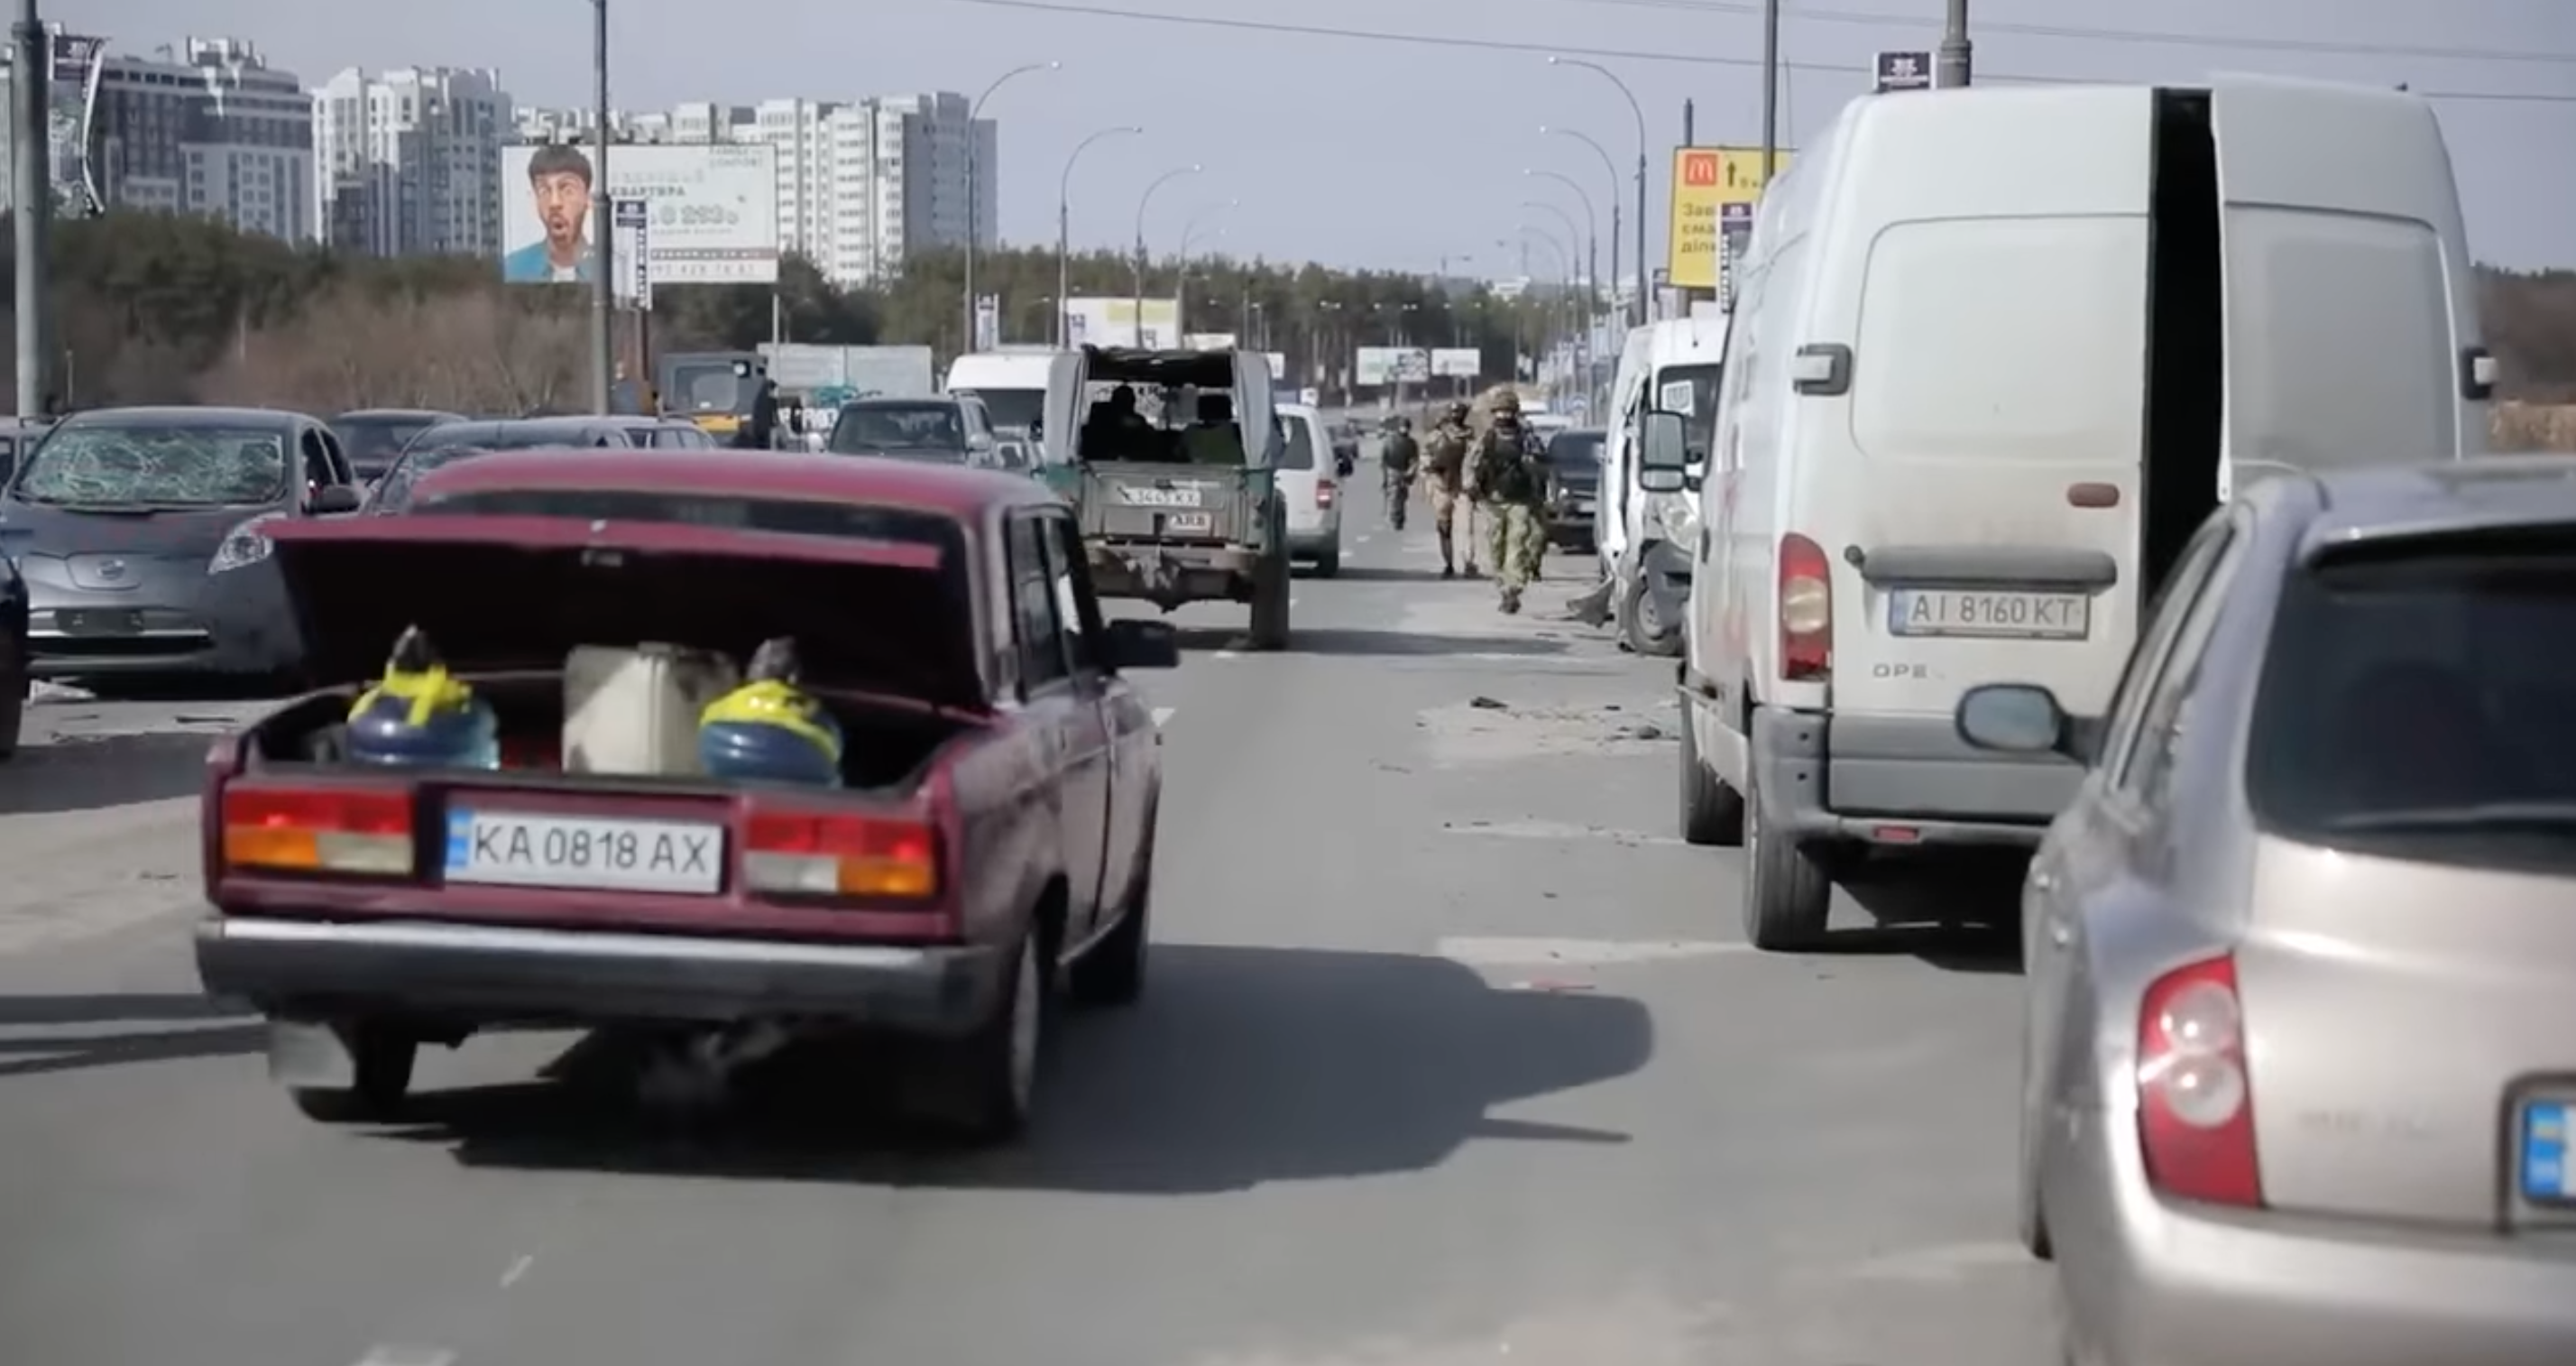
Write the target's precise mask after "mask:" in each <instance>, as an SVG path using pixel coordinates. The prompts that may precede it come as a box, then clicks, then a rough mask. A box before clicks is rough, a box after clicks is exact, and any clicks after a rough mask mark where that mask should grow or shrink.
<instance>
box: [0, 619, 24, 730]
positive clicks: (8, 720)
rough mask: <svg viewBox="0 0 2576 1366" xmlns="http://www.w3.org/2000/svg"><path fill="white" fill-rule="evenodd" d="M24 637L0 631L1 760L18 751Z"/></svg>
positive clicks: (21, 710) (22, 705) (21, 712)
mask: <svg viewBox="0 0 2576 1366" xmlns="http://www.w3.org/2000/svg"><path fill="white" fill-rule="evenodd" d="M28 687H29V684H28V681H27V639H26V637H25V636H23V635H18V634H16V633H7V634H0V759H7V758H10V757H12V756H14V755H15V754H17V752H18V732H19V730H20V728H21V727H22V726H23V725H24V724H25V721H26V718H27V690H28Z"/></svg>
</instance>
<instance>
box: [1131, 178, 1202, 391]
mask: <svg viewBox="0 0 2576 1366" xmlns="http://www.w3.org/2000/svg"><path fill="white" fill-rule="evenodd" d="M1205 169H1206V168H1205V167H1203V166H1199V165H1196V164H1195V163H1194V164H1192V165H1188V166H1175V167H1173V168H1172V169H1170V170H1168V171H1165V172H1163V173H1162V174H1161V175H1158V176H1156V177H1154V179H1153V182H1152V183H1151V184H1148V185H1147V186H1146V187H1145V192H1144V193H1143V194H1140V195H1138V196H1136V294H1135V298H1134V299H1133V301H1132V302H1133V305H1134V307H1135V310H1136V311H1135V313H1134V315H1133V316H1134V317H1135V320H1136V321H1135V328H1136V331H1135V335H1134V337H1133V338H1132V340H1133V342H1134V344H1135V345H1137V346H1143V345H1144V344H1145V210H1146V208H1147V207H1148V206H1150V205H1151V204H1152V203H1153V202H1154V191H1156V190H1159V189H1161V188H1163V187H1164V186H1166V185H1169V184H1171V183H1172V182H1173V181H1175V180H1178V179H1180V178H1181V177H1182V176H1185V175H1197V174H1198V173H1199V172H1200V171H1202V170H1205ZM1174 321H1175V322H1178V321H1179V320H1178V319H1174Z"/></svg>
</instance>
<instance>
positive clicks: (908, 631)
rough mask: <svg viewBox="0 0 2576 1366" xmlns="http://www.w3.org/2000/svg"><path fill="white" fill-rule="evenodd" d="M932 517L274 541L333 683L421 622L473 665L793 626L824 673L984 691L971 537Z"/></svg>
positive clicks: (366, 668) (889, 690) (532, 522)
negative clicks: (857, 523) (836, 531)
mask: <svg viewBox="0 0 2576 1366" xmlns="http://www.w3.org/2000/svg"><path fill="white" fill-rule="evenodd" d="M926 524H935V525H936V526H937V527H938V528H939V529H940V530H941V531H942V532H944V533H945V534H946V535H945V539H943V540H936V541H897V540H870V539H859V538H833V537H824V536H809V535H796V534H785V533H776V532H757V531H742V530H738V529H733V528H717V527H707V526H697V525H688V524H678V523H650V522H618V521H609V520H593V521H583V520H578V519H573V518H562V517H533V516H450V515H427V516H407V517H398V518H397V517H387V518H366V519H356V520H347V521H300V522H293V523H281V524H279V528H278V530H277V531H276V532H274V533H273V539H274V540H275V542H276V554H277V558H278V561H279V564H280V566H281V568H282V571H283V573H284V575H285V580H286V585H287V591H288V594H289V595H290V597H291V598H292V600H293V601H294V603H295V607H296V611H297V614H298V617H299V619H300V621H301V622H302V624H303V626H304V630H305V637H304V638H305V639H306V640H307V641H308V642H309V643H310V646H309V648H310V658H309V664H310V667H311V669H312V671H313V672H314V673H315V674H316V675H317V676H318V677H319V678H320V679H322V680H323V681H325V682H328V683H346V682H351V681H355V680H359V679H363V678H368V677H371V676H373V675H375V674H377V673H378V672H380V671H381V670H382V669H383V668H384V663H385V657H386V655H387V654H388V653H389V652H390V651H391V650H392V648H393V643H394V641H395V639H396V638H397V637H399V636H400V635H401V634H402V632H403V631H404V629H405V628H406V627H410V626H418V627H420V628H421V629H422V630H423V631H424V632H425V633H426V634H427V635H428V636H429V638H430V640H431V641H432V642H433V643H434V644H435V645H436V646H437V648H438V650H439V651H440V653H441V654H442V656H443V657H444V658H445V659H446V660H447V662H448V664H449V665H450V667H452V668H454V669H456V670H457V671H459V672H467V671H495V672H498V671H509V670H523V669H559V668H561V667H562V664H563V660H564V657H565V654H566V653H567V652H568V651H569V650H571V649H572V648H573V647H574V646H576V645H630V644H638V643H643V642H648V641H649V642H658V643H666V644H672V645H683V646H690V647H695V648H699V649H707V650H715V651H719V652H722V653H724V654H726V655H728V656H730V657H732V658H733V659H735V660H737V661H747V660H748V659H749V658H750V656H751V653H752V651H753V650H754V649H756V648H757V647H758V646H759V645H760V643H761V642H762V641H764V640H768V639H770V638H773V637H777V636H789V637H793V638H794V639H795V640H796V642H797V645H798V647H799V651H800V654H801V655H802V658H803V662H804V666H805V676H806V679H807V681H809V682H811V683H813V684H814V685H816V686H818V687H830V688H847V689H854V690H865V691H870V692H877V693H883V694H890V695H893V696H899V697H910V698H916V699H919V700H921V701H925V702H930V703H934V704H940V705H949V706H959V707H976V706H981V705H982V704H983V703H984V701H985V697H986V694H985V686H984V680H983V677H982V670H981V664H980V660H979V658H978V652H977V650H976V648H975V631H974V627H973V622H974V620H975V617H974V613H973V607H972V604H971V602H970V601H969V600H968V598H967V595H966V591H965V587H964V584H965V578H966V575H965V568H964V565H963V564H962V563H961V561H962V559H963V556H964V544H963V540H962V538H961V537H958V536H957V535H956V534H955V531H954V528H953V527H952V526H950V525H949V524H947V523H946V522H945V521H944V520H935V519H933V520H932V521H929V522H926Z"/></svg>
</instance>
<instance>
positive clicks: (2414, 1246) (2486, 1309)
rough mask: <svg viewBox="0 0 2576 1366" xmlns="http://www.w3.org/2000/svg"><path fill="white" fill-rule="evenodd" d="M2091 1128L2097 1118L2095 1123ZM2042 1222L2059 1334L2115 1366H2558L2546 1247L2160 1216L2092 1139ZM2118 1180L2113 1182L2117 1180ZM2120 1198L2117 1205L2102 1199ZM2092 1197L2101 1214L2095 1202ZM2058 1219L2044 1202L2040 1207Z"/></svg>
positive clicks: (2570, 1327)
mask: <svg viewBox="0 0 2576 1366" xmlns="http://www.w3.org/2000/svg"><path fill="white" fill-rule="evenodd" d="M2088 1122H2089V1123H2092V1124H2097V1125H2098V1124H2102V1123H2105V1122H2108V1121H2106V1120H2105V1118H2104V1117H2103V1116H2102V1114H2101V1112H2099V1111H2098V1110H2097V1111H2093V1112H2090V1114H2089V1115H2088ZM2082 1147H2083V1148H2084V1149H2085V1150H2086V1155H2085V1156H2084V1157H2083V1158H2082V1164H2083V1168H2084V1169H2083V1170H2081V1171H2080V1172H2076V1173H2070V1175H2074V1176H2076V1177H2077V1178H2078V1179H2077V1182H2076V1186H2077V1189H2076V1190H2075V1191H2072V1192H2060V1193H2059V1194H2060V1195H2061V1196H2063V1197H2068V1198H2069V1204H2070V1205H2071V1208H2063V1217H2061V1218H2058V1219H2053V1220H2052V1224H2056V1225H2062V1227H2060V1228H2058V1229H2057V1230H2056V1232H2057V1260H2058V1273H2059V1274H2060V1275H2061V1276H2063V1277H2064V1278H2065V1286H2066V1290H2067V1299H2068V1307H2069V1309H2070V1310H2071V1311H2072V1313H2071V1318H2072V1327H2073V1328H2074V1329H2075V1330H2076V1333H2077V1335H2078V1336H2080V1337H2081V1338H2082V1339H2084V1340H2085V1341H2086V1342H2087V1343H2089V1344H2090V1345H2092V1346H2095V1347H2098V1348H2101V1349H2104V1350H2103V1356H2104V1359H2107V1360H2110V1361H2116V1362H2119V1363H2121V1366H2238V1363H2243V1362H2261V1363H2263V1366H2562V1364H2563V1363H2566V1362H2570V1361H2576V1299H2571V1298H2570V1297H2569V1296H2568V1294H2567V1286H2568V1284H2569V1281H2570V1278H2571V1277H2576V1258H2571V1256H2570V1255H2569V1253H2568V1251H2567V1250H2566V1249H2564V1248H2561V1247H2558V1246H2556V1245H2555V1243H2554V1242H2553V1240H2551V1239H2548V1238H2528V1239H2522V1240H2519V1241H2517V1240H2514V1239H2510V1238H2505V1237H2499V1236H2495V1235H2492V1234H2469V1233H2438V1232H2422V1231H2415V1230H2408V1231H2404V1232H2399V1233H2391V1234H2380V1233H2375V1232H2373V1231H2371V1230H2368V1229H2366V1228H2358V1227H2356V1226H2354V1225H2352V1224H2349V1223H2344V1222H2341V1221H2325V1220H2313V1219H2301V1218H2297V1217H2295V1216H2284V1215H2279V1214H2255V1215H2250V1216H2247V1217H2243V1218H2238V1217H2235V1216H2233V1215H2230V1214H2222V1213H2213V1212H2210V1211H2206V1210H2199V1209H2193V1208H2189V1207H2182V1206H2173V1205H2167V1204H2164V1203H2162V1202H2160V1201H2158V1200H2156V1199H2155V1198H2154V1197H2153V1196H2151V1195H2149V1194H2147V1193H2146V1191H2145V1190H2144V1189H2143V1188H2142V1186H2141V1184H2140V1183H2139V1182H2137V1181H2136V1179H2135V1178H2134V1176H2130V1175H2126V1174H2124V1175H2122V1176H2120V1177H2118V1178H2114V1177H2113V1175H2112V1173H2111V1172H2110V1171H2109V1170H2107V1169H2106V1168H2105V1166H2104V1165H2103V1161H2104V1159H2103V1156H2102V1154H2101V1152H2100V1144H2099V1143H2098V1142H2087V1143H2085V1144H2083V1145H2082ZM2115 1183H2116V1184H2115ZM2114 1191H2117V1192H2119V1194H2118V1195H2117V1196H2116V1197H2115V1196H2114V1195H2113V1192H2114ZM2096 1200H2100V1201H2103V1202H2104V1203H2102V1204H2099V1205H2096V1204H2094V1203H2093V1202H2094V1201H2096ZM2060 1208H2061V1207H2059V1206H2057V1205H2056V1204H2055V1202H2054V1201H2053V1202H2052V1211H2053V1212H2056V1211H2057V1210H2058V1209H2060Z"/></svg>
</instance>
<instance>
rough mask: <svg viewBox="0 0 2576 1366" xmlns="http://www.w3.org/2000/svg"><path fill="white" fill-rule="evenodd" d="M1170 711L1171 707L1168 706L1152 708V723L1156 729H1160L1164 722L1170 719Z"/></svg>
mask: <svg viewBox="0 0 2576 1366" xmlns="http://www.w3.org/2000/svg"><path fill="white" fill-rule="evenodd" d="M1172 711H1173V709H1172V708H1170V707H1156V708H1154V725H1155V727H1156V728H1157V729H1160V728H1161V727H1162V726H1163V725H1164V723H1166V722H1168V721H1170V720H1171V719H1172Z"/></svg>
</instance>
